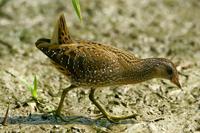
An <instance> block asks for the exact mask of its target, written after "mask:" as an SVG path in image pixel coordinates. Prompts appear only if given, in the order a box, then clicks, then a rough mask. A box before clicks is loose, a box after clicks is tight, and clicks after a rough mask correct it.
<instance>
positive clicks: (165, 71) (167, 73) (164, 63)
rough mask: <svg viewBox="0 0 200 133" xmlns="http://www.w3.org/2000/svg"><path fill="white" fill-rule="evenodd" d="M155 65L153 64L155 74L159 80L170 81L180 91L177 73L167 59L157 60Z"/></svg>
mask: <svg viewBox="0 0 200 133" xmlns="http://www.w3.org/2000/svg"><path fill="white" fill-rule="evenodd" d="M156 60H157V63H156V64H155V67H154V68H155V73H156V76H157V77H159V78H165V79H168V80H170V81H171V82H172V83H174V84H175V85H176V86H178V87H179V88H180V89H181V84H180V82H179V77H178V71H177V70H176V66H175V65H174V64H173V63H172V62H171V61H170V60H168V59H164V58H157V59H156Z"/></svg>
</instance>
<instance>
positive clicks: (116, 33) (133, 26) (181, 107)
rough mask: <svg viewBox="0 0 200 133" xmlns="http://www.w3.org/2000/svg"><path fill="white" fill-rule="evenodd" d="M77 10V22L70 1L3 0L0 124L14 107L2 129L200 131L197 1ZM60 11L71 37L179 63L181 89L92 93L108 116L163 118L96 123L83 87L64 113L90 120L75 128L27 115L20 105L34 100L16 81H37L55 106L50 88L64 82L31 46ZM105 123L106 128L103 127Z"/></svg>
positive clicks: (89, 4) (160, 86) (102, 4)
mask: <svg viewBox="0 0 200 133" xmlns="http://www.w3.org/2000/svg"><path fill="white" fill-rule="evenodd" d="M80 6H81V12H82V17H83V21H82V22H80V20H79V19H78V17H77V16H76V14H75V11H74V9H73V6H72V3H71V0H56V1H53V0H43V1H41V0H34V1H30V0H0V108H1V110H0V120H2V119H3V116H4V114H5V111H6V107H7V104H8V103H9V102H10V106H11V108H10V117H9V119H10V121H9V126H7V127H2V126H0V130H2V131H3V130H4V131H5V130H10V131H12V130H14V131H16V130H18V129H19V130H21V131H26V129H30V130H31V131H41V132H42V131H48V130H64V129H66V130H67V131H68V129H69V131H71V132H72V131H74V130H75V129H76V130H79V132H94V131H99V132H108V131H113V132H114V131H115V132H137V131H138V132H156V133H157V132H158V133H160V132H166V133H168V132H169V133H170V132H200V82H199V81H200V2H199V0H188V1H187V0H159V1H158V0H109V1H106V0H95V1H94V0H93V1H91V0H81V1H80ZM61 12H64V14H65V17H66V20H67V24H68V27H69V30H70V33H71V35H72V37H74V38H76V39H84V40H92V41H96V42H101V43H106V44H108V45H113V46H116V47H118V48H121V49H124V50H128V51H131V52H132V53H133V54H135V55H136V56H137V57H140V58H150V57H164V58H168V59H171V60H172V61H173V62H174V63H175V64H176V65H177V69H178V71H179V74H180V82H181V84H182V86H183V90H184V92H181V91H180V90H178V89H177V88H176V87H174V86H173V85H171V84H169V83H168V84H166V82H167V81H162V82H160V80H152V81H148V82H145V83H142V84H139V85H130V86H128V87H118V88H116V87H111V88H110V89H104V90H100V94H97V96H98V97H99V100H100V99H102V100H100V101H101V103H102V104H105V105H106V108H107V109H108V110H109V111H110V112H111V113H114V114H118V113H121V114H126V113H131V112H132V111H133V110H137V111H136V112H139V113H140V114H142V115H143V117H141V118H139V119H140V120H141V121H142V120H144V118H147V119H148V120H153V119H155V118H158V117H162V118H164V120H161V121H159V122H157V123H156V122H155V123H154V122H153V123H148V122H142V123H138V124H128V125H127V124H121V125H120V126H119V125H113V124H111V123H109V122H107V121H106V122H105V121H103V122H104V123H103V124H102V123H101V122H102V121H101V120H100V122H99V123H98V121H97V122H96V121H93V119H92V118H91V115H95V114H98V113H99V112H98V110H97V109H96V108H95V107H94V106H93V105H92V104H91V102H90V101H89V99H88V89H75V90H73V91H72V92H70V94H69V96H68V98H66V101H67V102H66V107H65V109H64V111H63V113H64V114H65V115H73V116H77V115H80V116H84V117H86V118H87V121H86V119H83V120H82V119H80V122H78V124H76V123H72V124H66V125H60V124H59V123H56V122H54V120H50V122H49V121H47V122H46V123H45V122H44V123H42V122H43V119H42V116H40V115H39V116H37V117H33V118H31V119H28V118H27V117H28V115H30V114H31V113H33V114H39V112H38V111H35V110H34V107H33V106H32V104H28V105H26V106H23V105H22V104H21V103H22V102H24V101H26V100H27V99H29V98H30V97H31V94H30V92H29V91H28V90H27V88H26V85H24V84H23V83H22V82H21V79H23V80H26V81H27V82H28V83H32V81H33V77H34V75H36V76H37V77H38V95H39V96H40V97H42V98H43V99H44V100H45V102H46V106H49V107H48V108H54V107H56V106H57V104H58V102H59V97H56V98H54V97H51V96H50V95H49V93H48V92H49V90H51V91H52V92H54V93H56V92H58V91H59V90H60V89H63V88H65V87H66V86H67V85H68V84H69V83H68V82H67V81H66V80H65V77H64V76H63V75H62V74H60V73H59V72H57V70H56V69H54V68H53V67H52V66H51V63H50V61H49V60H48V59H47V57H46V56H45V55H44V54H43V53H41V52H40V51H39V50H38V49H36V47H35V44H34V43H35V42H36V40H37V39H39V38H40V37H46V38H50V37H51V33H52V31H53V27H54V24H55V21H56V19H57V18H58V14H59V13H61ZM152 90H153V91H154V92H156V94H155V93H153V92H152ZM157 94H161V95H162V96H165V97H167V98H168V99H170V101H172V102H173V103H174V102H176V103H177V104H172V103H171V102H169V101H168V100H166V99H163V98H161V97H159V95H157ZM103 99H106V100H108V101H105V100H103ZM145 99H146V100H147V101H146V102H145ZM108 104H109V105H108ZM110 105H111V106H110ZM123 110H125V111H124V112H123ZM95 111H96V112H95ZM133 112H134V111H133ZM19 116H21V117H22V118H21V117H19ZM90 118H91V119H90ZM88 119H89V120H88ZM81 120H82V121H81ZM30 121H31V122H30ZM33 121H35V124H34V122H33ZM44 121H45V120H44ZM52 121H53V124H52V123H51V122H52ZM88 121H89V122H88ZM12 123H14V124H12ZM49 123H51V124H49ZM105 123H106V124H105ZM21 124H22V125H21ZM101 124H102V125H103V126H101ZM55 125H58V126H55ZM99 125H100V126H99ZM175 125H176V126H175ZM108 126H109V128H110V129H109V130H107V128H106V129H105V128H104V127H108ZM30 127H31V128H30ZM72 127H74V128H75V129H72Z"/></svg>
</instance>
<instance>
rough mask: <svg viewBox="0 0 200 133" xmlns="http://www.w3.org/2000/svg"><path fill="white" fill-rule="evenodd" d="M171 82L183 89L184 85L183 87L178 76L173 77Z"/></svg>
mask: <svg viewBox="0 0 200 133" xmlns="http://www.w3.org/2000/svg"><path fill="white" fill-rule="evenodd" d="M171 82H172V83H174V84H175V85H176V86H177V87H178V88H180V89H181V90H182V87H181V84H180V82H179V80H178V77H173V78H172V80H171Z"/></svg>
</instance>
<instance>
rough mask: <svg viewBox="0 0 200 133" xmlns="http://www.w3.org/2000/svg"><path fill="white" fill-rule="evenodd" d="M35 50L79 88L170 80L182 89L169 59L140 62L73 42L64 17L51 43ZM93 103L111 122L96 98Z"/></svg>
mask: <svg viewBox="0 0 200 133" xmlns="http://www.w3.org/2000/svg"><path fill="white" fill-rule="evenodd" d="M36 47H37V48H39V49H40V50H41V51H42V52H43V53H44V54H46V55H47V56H48V57H49V58H50V59H51V60H52V62H53V64H54V65H55V66H56V68H57V69H58V70H59V71H60V72H62V73H63V74H64V75H66V77H67V78H68V80H69V81H70V82H71V84H72V85H74V86H76V87H79V86H88V87H92V88H94V87H103V86H113V85H125V84H135V83H139V82H143V81H146V80H149V79H152V78H165V79H169V80H171V81H172V82H173V83H174V84H176V85H177V86H178V87H181V86H180V84H179V81H178V72H177V70H176V67H175V65H174V64H173V63H172V62H171V61H169V60H168V59H164V58H147V59H139V58H137V57H135V56H134V55H133V54H132V53H130V52H127V51H124V50H121V49H118V48H115V47H112V46H109V45H105V44H101V43H96V42H92V41H84V40H83V41H77V40H74V39H72V37H71V36H70V34H69V31H68V28H67V25H66V22H65V18H64V15H63V14H62V15H60V17H59V19H58V22H57V24H56V27H55V29H54V32H53V36H52V39H51V40H50V39H45V38H41V39H39V40H38V41H37V42H36ZM92 92H93V93H94V91H92ZM65 94H66V93H64V92H63V96H62V99H61V100H62V101H61V103H60V105H59V107H60V108H59V109H58V110H59V111H60V110H61V106H62V102H63V99H64V98H63V97H64V96H65ZM90 96H93V94H91V95H90ZM90 99H91V101H93V102H94V104H95V105H96V106H97V107H98V108H99V109H100V110H101V111H102V112H103V114H104V115H105V116H106V117H107V118H108V119H109V117H108V114H106V113H105V111H104V110H103V109H102V108H101V107H100V105H98V103H96V101H95V100H94V97H91V98H90ZM112 118H114V117H112ZM126 118H129V117H126ZM114 119H116V118H114Z"/></svg>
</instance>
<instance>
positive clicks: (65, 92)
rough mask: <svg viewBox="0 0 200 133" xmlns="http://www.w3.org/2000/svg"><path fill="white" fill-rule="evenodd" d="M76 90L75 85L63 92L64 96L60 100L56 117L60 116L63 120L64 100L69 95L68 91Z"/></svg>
mask: <svg viewBox="0 0 200 133" xmlns="http://www.w3.org/2000/svg"><path fill="white" fill-rule="evenodd" d="M74 88H76V86H75V85H71V86H70V87H68V88H65V89H64V90H63V92H62V95H61V99H60V103H59V105H58V108H57V110H56V111H55V115H56V116H59V117H60V118H61V110H62V107H63V102H64V99H65V96H66V94H67V92H68V91H70V90H72V89H74ZM61 119H62V118H61Z"/></svg>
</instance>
